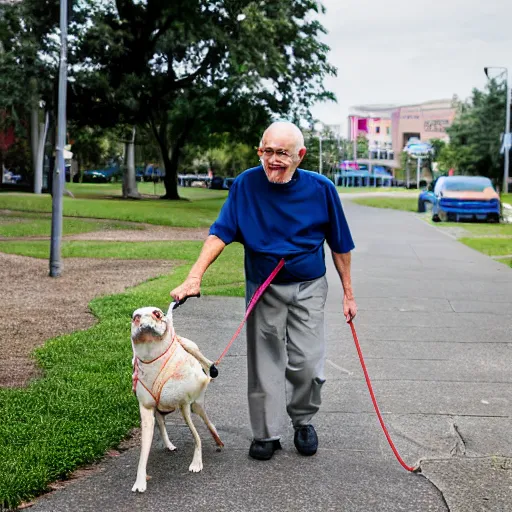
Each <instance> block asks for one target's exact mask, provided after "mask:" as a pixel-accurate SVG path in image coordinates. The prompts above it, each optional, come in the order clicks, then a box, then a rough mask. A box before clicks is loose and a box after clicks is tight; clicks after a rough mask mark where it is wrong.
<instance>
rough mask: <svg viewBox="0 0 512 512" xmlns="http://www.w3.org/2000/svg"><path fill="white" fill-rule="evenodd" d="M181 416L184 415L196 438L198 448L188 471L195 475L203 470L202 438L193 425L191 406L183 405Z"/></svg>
mask: <svg viewBox="0 0 512 512" xmlns="http://www.w3.org/2000/svg"><path fill="white" fill-rule="evenodd" d="M180 409H181V414H183V418H184V419H185V422H186V423H187V425H188V428H189V429H190V432H192V435H193V436H194V441H195V442H196V447H195V449H194V457H193V458H192V463H191V464H190V466H189V468H188V470H189V471H193V472H194V473H198V472H199V471H201V470H202V469H203V456H202V453H201V438H200V437H199V434H198V433H197V430H196V427H195V426H194V424H193V423H192V418H191V417H190V404H189V403H187V404H183V405H182V406H181V407H180Z"/></svg>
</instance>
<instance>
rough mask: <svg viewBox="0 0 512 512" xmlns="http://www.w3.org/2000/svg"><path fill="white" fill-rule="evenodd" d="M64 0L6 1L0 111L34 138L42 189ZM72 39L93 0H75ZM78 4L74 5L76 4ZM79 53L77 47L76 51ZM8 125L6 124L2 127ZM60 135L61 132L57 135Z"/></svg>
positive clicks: (1, 21) (0, 41) (1, 9)
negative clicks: (9, 2) (60, 12)
mask: <svg viewBox="0 0 512 512" xmlns="http://www.w3.org/2000/svg"><path fill="white" fill-rule="evenodd" d="M59 4H60V2H59V0H23V1H22V2H17V3H13V4H10V5H0V111H1V112H4V113H7V115H6V116H4V117H3V118H2V119H3V120H4V121H5V123H7V124H8V125H10V126H15V127H16V129H17V130H18V134H19V135H20V136H21V137H23V138H28V137H27V135H28V129H27V127H28V126H29V125H30V142H31V151H32V165H30V166H29V168H31V174H32V173H35V174H36V178H37V179H36V180H35V191H36V192H40V191H41V178H42V163H43V157H44V147H45V139H46V133H47V131H48V129H49V125H51V129H50V131H51V132H53V131H54V130H55V118H56V115H55V108H56V103H57V90H56V83H57V82H56V76H57V73H58V64H59V44H58V42H57V40H58V39H57V38H56V37H55V36H56V35H57V28H58V25H59ZM68 5H69V11H70V35H71V36H72V38H71V41H73V40H75V39H76V36H77V34H79V33H80V32H81V30H82V27H83V26H84V24H85V23H86V21H87V18H88V9H89V0H81V1H77V2H72V1H71V0H69V4H68ZM72 7H73V9H72ZM72 53H73V52H72ZM5 123H4V126H3V127H2V126H0V132H1V131H2V129H3V128H5ZM52 139H53V140H54V139H55V137H54V136H52Z"/></svg>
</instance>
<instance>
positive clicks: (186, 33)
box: [70, 0, 335, 199]
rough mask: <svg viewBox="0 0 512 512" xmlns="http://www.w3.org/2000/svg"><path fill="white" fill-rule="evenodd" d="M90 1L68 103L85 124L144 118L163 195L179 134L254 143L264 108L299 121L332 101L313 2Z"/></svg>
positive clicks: (267, 113) (171, 185) (173, 190)
mask: <svg viewBox="0 0 512 512" xmlns="http://www.w3.org/2000/svg"><path fill="white" fill-rule="evenodd" d="M89 2H90V5H94V6H95V8H94V9H91V10H90V13H91V23H90V24H89V26H88V28H87V30H85V31H84V32H83V33H82V34H81V36H80V41H79V43H78V44H77V57H78V60H79V61H81V62H82V66H81V68H80V69H79V70H78V71H77V72H76V74H75V79H74V82H73V84H72V93H71V95H70V103H72V104H74V105H75V106H77V107H79V108H78V110H77V111H76V112H75V115H76V116H77V117H82V118H87V123H88V124H97V125H101V126H106V125H109V124H110V125H112V124H116V123H118V122H124V123H130V124H140V123H148V124H149V125H150V126H151V128H152V130H153V133H154V136H155V139H156V140H157V142H158V145H159V147H160V150H161V157H162V162H163V164H164V166H165V169H166V179H165V184H166V190H167V193H166V197H168V198H172V199H175V198H177V197H178V193H177V183H176V172H177V161H178V160H179V157H180V152H181V149H182V148H183V146H184V145H185V143H186V142H187V141H190V140H191V139H193V138H203V139H204V138H205V137H206V138H207V136H208V134H211V133H213V132H215V131H229V132H230V133H231V134H232V135H233V138H234V140H235V141H240V142H248V141H249V140H252V141H253V143H255V144H257V138H258V137H259V136H260V129H261V127H262V124H263V123H266V122H268V120H269V118H270V117H271V116H272V115H274V116H278V117H288V118H291V119H295V120H297V119H299V118H300V117H304V116H308V114H309V108H310V107H311V105H312V104H313V103H315V102H316V101H320V100H324V99H334V98H333V95H332V94H331V93H329V92H328V91H326V90H325V89H324V86H323V79H324V77H325V76H326V75H329V74H335V69H334V68H333V67H332V66H331V65H330V64H329V63H328V62H327V53H328V47H327V46H325V45H324V44H322V43H321V42H319V40H318V37H319V35H320V34H321V33H322V32H323V31H324V29H323V27H322V25H321V24H320V23H319V22H318V21H317V20H315V18H314V16H313V15H314V14H315V13H318V12H319V11H321V10H322V9H323V8H322V7H321V5H320V3H319V2H316V1H313V0H298V1H296V0H294V1H292V0H282V1H280V2H274V1H259V2H255V1H252V0H220V1H216V2H204V1H198V0H187V1H176V2H164V1H162V0H146V1H144V2H142V1H138V0H115V1H113V0H112V1H110V2H103V1H102V2H100V1H99V0H97V1H96V2H95V1H94V0H89ZM248 139H249V140H248Z"/></svg>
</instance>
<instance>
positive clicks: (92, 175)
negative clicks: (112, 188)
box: [82, 167, 123, 183]
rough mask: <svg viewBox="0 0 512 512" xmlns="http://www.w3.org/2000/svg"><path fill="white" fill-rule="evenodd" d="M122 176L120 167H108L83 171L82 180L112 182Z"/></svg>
mask: <svg viewBox="0 0 512 512" xmlns="http://www.w3.org/2000/svg"><path fill="white" fill-rule="evenodd" d="M122 178H123V171H122V169H121V168H120V167H110V168H108V169H96V170H90V171H84V174H83V176H82V181H83V182H84V183H114V182H116V181H118V180H121V179H122Z"/></svg>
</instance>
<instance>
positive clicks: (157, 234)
mask: <svg viewBox="0 0 512 512" xmlns="http://www.w3.org/2000/svg"><path fill="white" fill-rule="evenodd" d="M139 226H140V224H139ZM207 236H208V228H171V227H165V226H153V225H151V224H144V229H136V230H128V229H123V230H113V229H112V230H109V229H105V230H103V231H95V232H93V233H81V234H79V235H69V236H66V237H64V240H97V241H105V242H114V241H116V242H156V241H171V240H201V241H202V240H205V239H206V237H207Z"/></svg>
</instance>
